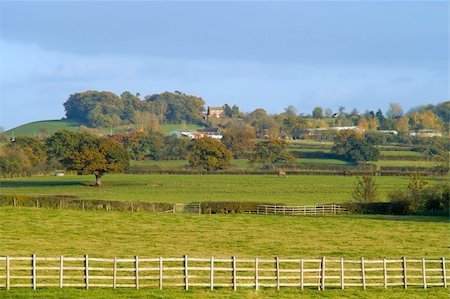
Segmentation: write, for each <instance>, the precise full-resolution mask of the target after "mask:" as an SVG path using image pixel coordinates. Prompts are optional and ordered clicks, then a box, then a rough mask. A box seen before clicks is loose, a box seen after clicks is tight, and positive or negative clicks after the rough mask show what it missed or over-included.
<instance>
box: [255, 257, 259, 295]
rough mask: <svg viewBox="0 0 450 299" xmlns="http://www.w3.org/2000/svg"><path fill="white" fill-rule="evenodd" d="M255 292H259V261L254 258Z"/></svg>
mask: <svg viewBox="0 0 450 299" xmlns="http://www.w3.org/2000/svg"><path fill="white" fill-rule="evenodd" d="M255 290H259V259H258V258H255Z"/></svg>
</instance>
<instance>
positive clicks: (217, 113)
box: [206, 106, 224, 118]
mask: <svg viewBox="0 0 450 299" xmlns="http://www.w3.org/2000/svg"><path fill="white" fill-rule="evenodd" d="M223 114H224V109H223V107H211V106H208V111H207V114H206V117H207V118H211V117H215V118H221V117H222V116H223Z"/></svg>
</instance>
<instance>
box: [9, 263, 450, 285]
mask: <svg viewBox="0 0 450 299" xmlns="http://www.w3.org/2000/svg"><path fill="white" fill-rule="evenodd" d="M448 263H449V262H448V261H447V260H446V259H445V258H444V257H442V258H439V259H425V258H422V259H407V258H406V257H403V258H401V259H378V260H376V259H365V258H363V257H362V258H360V259H344V258H325V257H322V258H306V259H284V258H279V257H275V258H272V259H262V258H254V259H238V258H236V257H234V256H233V257H231V258H215V257H210V258H195V257H189V258H188V256H186V255H185V256H183V257H182V258H163V257H158V258H146V257H138V256H135V257H133V258H117V257H114V258H95V257H89V256H88V255H85V256H83V257H65V256H59V257H38V256H36V255H35V254H33V255H32V256H28V257H15V256H0V288H6V289H7V290H9V289H11V288H19V287H27V288H33V289H34V290H36V289H37V288H39V287H59V288H64V287H81V288H86V289H89V288H95V287H97V288H114V289H116V288H135V289H139V288H159V289H163V288H172V287H182V288H184V289H186V290H188V289H189V288H192V287H194V288H195V287H203V288H210V289H211V290H213V289H216V288H224V287H225V288H232V289H233V290H237V289H238V288H254V289H255V290H258V289H260V288H276V289H277V290H280V289H281V288H286V287H295V288H299V289H300V290H304V289H305V288H317V289H318V290H325V289H329V288H334V289H345V288H348V287H361V288H362V289H364V290H366V289H367V288H369V287H381V288H389V287H401V288H404V289H407V288H409V287H419V288H424V289H427V288H429V287H444V288H447V285H448V273H447V269H448V267H447V266H448V265H447V264H448Z"/></svg>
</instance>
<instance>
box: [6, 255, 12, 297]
mask: <svg viewBox="0 0 450 299" xmlns="http://www.w3.org/2000/svg"><path fill="white" fill-rule="evenodd" d="M10 272H11V270H10V268H9V256H6V289H7V290H8V291H9V289H10V287H11V280H10V276H11V275H10Z"/></svg>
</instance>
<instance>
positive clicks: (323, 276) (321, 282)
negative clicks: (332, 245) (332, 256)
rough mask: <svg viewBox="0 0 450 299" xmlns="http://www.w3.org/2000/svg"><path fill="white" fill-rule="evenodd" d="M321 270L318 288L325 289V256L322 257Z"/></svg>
mask: <svg viewBox="0 0 450 299" xmlns="http://www.w3.org/2000/svg"><path fill="white" fill-rule="evenodd" d="M321 265H322V266H321V267H322V269H321V270H322V271H321V272H320V289H321V290H325V257H324V256H323V257H322V262H321Z"/></svg>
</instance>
